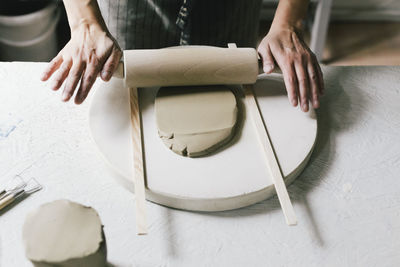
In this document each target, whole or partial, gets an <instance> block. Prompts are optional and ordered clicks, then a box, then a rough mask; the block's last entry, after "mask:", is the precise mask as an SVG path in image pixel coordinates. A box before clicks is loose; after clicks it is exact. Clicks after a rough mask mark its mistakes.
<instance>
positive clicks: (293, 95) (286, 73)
mask: <svg viewBox="0 0 400 267" xmlns="http://www.w3.org/2000/svg"><path fill="white" fill-rule="evenodd" d="M278 63H279V62H278ZM279 67H280V68H281V70H282V74H283V80H284V82H285V86H286V91H287V92H288V97H289V101H290V103H292V105H293V106H294V107H296V106H297V104H298V100H297V99H298V92H299V89H298V83H297V78H296V73H295V70H294V67H293V65H292V64H290V63H288V62H287V63H286V64H285V65H284V64H280V65H279Z"/></svg>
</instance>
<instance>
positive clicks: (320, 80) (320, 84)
mask: <svg viewBox="0 0 400 267" xmlns="http://www.w3.org/2000/svg"><path fill="white" fill-rule="evenodd" d="M314 66H315V69H316V70H317V73H318V89H319V93H320V94H321V95H323V94H324V92H325V85H324V75H323V73H322V70H321V66H320V65H319V63H318V61H317V59H315V61H314Z"/></svg>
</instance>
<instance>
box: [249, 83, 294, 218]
mask: <svg viewBox="0 0 400 267" xmlns="http://www.w3.org/2000/svg"><path fill="white" fill-rule="evenodd" d="M244 93H245V98H246V103H247V105H248V108H249V109H250V114H251V117H252V119H253V124H254V129H255V130H256V133H257V137H258V140H259V142H260V144H261V148H262V150H263V152H264V155H265V158H266V160H267V166H268V170H269V172H270V174H271V177H272V180H273V183H274V185H275V190H276V194H277V195H278V199H279V202H280V204H281V207H282V211H283V214H284V215H285V219H286V223H287V224H288V225H296V224H297V219H296V215H295V213H294V209H293V206H292V202H291V201H290V197H289V194H288V192H287V189H286V186H285V182H284V180H283V176H282V172H281V169H280V167H279V163H278V160H277V158H276V155H275V152H274V148H273V146H272V143H271V140H270V137H269V135H268V130H267V127H266V125H265V124H264V121H263V118H262V116H261V112H260V110H259V107H258V105H257V100H256V98H255V96H254V91H253V86H252V85H250V84H246V85H244Z"/></svg>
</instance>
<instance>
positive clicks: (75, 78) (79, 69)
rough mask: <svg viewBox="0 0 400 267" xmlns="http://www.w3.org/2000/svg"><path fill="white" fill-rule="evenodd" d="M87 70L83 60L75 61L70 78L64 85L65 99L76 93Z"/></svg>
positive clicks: (63, 98)
mask: <svg viewBox="0 0 400 267" xmlns="http://www.w3.org/2000/svg"><path fill="white" fill-rule="evenodd" d="M84 70H85V63H84V62H82V61H77V62H76V63H73V65H72V67H71V70H70V72H69V74H68V79H67V82H66V84H65V87H64V92H63V94H62V100H63V101H65V102H66V101H69V100H70V98H71V96H72V95H73V94H74V91H75V88H76V86H77V85H78V83H79V80H80V79H81V77H82V74H83V71H84Z"/></svg>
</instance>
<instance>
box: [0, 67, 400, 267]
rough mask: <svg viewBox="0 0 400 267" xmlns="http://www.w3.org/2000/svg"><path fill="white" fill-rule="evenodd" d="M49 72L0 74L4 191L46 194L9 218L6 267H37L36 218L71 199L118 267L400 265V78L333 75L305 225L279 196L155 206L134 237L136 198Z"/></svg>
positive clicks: (299, 191)
mask: <svg viewBox="0 0 400 267" xmlns="http://www.w3.org/2000/svg"><path fill="white" fill-rule="evenodd" d="M43 67H44V64H41V63H0V80H1V83H0V158H1V160H0V183H4V181H6V180H7V179H9V178H10V177H12V175H15V174H18V173H21V172H23V173H22V175H23V176H24V177H36V178H37V179H38V180H39V181H40V182H41V183H42V184H43V186H44V189H43V190H42V191H40V192H38V193H36V194H34V195H32V196H30V197H28V198H26V199H24V200H23V201H21V202H20V203H18V204H17V205H14V206H13V207H12V208H9V209H6V210H5V211H3V212H1V213H0V266H6V267H8V266H31V264H30V262H29V261H27V260H26V258H25V256H24V250H23V246H22V240H21V230H22V224H23V222H24V219H25V216H26V214H27V213H28V212H29V211H30V210H32V209H34V208H36V207H37V206H39V205H40V204H42V203H45V202H48V201H52V200H55V199H60V198H65V199H70V200H73V201H77V202H79V203H82V204H85V205H89V206H92V207H94V208H95V209H96V210H97V211H98V212H99V214H100V217H101V220H102V222H103V224H104V231H105V235H106V239H107V248H108V259H109V262H110V265H111V266H146V267H147V266H399V265H400V253H399V251H400V180H399V179H400V67H327V68H324V74H325V81H326V95H325V96H324V97H323V98H322V103H321V105H322V107H321V108H320V109H319V110H318V111H317V114H318V120H319V121H318V127H319V129H318V140H317V145H316V148H315V151H314V153H313V155H312V158H311V160H310V163H309V165H308V166H307V167H306V169H305V170H304V172H303V173H302V174H301V175H300V177H299V178H297V179H296V181H295V182H294V183H293V184H292V185H291V186H289V188H288V191H289V194H290V196H291V198H292V201H293V204H294V208H295V211H296V214H297V216H298V220H299V224H298V226H295V227H288V226H287V225H286V224H285V221H284V217H283V215H282V212H281V210H280V206H279V202H278V199H277V198H276V197H274V198H272V199H269V200H265V201H263V202H261V203H258V204H255V205H252V206H249V207H247V208H242V209H239V210H234V211H226V212H217V213H196V212H187V211H180V210H173V209H169V208H166V207H163V206H159V205H157V204H153V203H150V202H148V203H147V208H148V220H149V231H150V233H149V235H147V236H136V235H135V212H134V196H133V195H132V194H131V193H130V192H128V191H127V190H125V189H124V188H122V187H121V186H120V185H118V184H117V183H116V182H115V181H114V178H113V176H114V175H115V173H113V172H112V171H111V170H110V169H109V168H108V166H107V164H105V163H104V161H103V159H102V158H101V156H100V155H99V153H98V151H97V150H96V147H95V145H94V143H93V141H92V139H91V137H90V134H89V129H88V108H89V102H90V100H91V95H90V96H89V101H86V102H85V103H84V104H83V105H81V106H75V105H74V104H73V103H67V104H64V103H61V102H60V93H59V92H57V93H54V92H52V91H51V90H50V89H49V88H47V87H46V86H45V85H44V84H43V83H41V82H40V81H39V74H40V73H41V71H42V70H43Z"/></svg>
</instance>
